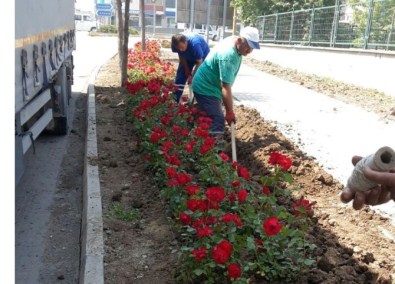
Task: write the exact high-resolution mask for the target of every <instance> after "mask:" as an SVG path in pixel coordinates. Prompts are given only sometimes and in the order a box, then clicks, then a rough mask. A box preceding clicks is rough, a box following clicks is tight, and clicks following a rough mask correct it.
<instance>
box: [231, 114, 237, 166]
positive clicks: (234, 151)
mask: <svg viewBox="0 0 395 284" xmlns="http://www.w3.org/2000/svg"><path fill="white" fill-rule="evenodd" d="M230 133H231V139H232V161H233V162H237V156H236V136H235V123H234V122H232V123H231V124H230Z"/></svg>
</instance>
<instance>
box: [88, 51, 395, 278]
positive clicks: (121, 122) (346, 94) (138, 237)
mask: <svg viewBox="0 0 395 284" xmlns="http://www.w3.org/2000/svg"><path fill="white" fill-rule="evenodd" d="M162 57H163V58H164V59H167V60H171V61H174V62H176V61H175V58H176V57H175V56H174V54H171V53H169V52H165V53H163V54H162ZM243 64H249V65H252V66H253V67H255V68H257V69H259V70H263V71H265V72H269V73H271V74H275V75H277V76H279V77H283V78H287V79H288V80H291V81H294V82H297V83H299V84H302V82H303V84H302V85H304V86H306V87H309V88H312V89H317V90H320V92H323V93H325V94H327V95H331V96H334V97H335V98H337V99H340V100H346V101H347V102H348V103H353V104H356V105H359V106H361V107H364V106H365V107H368V108H369V111H374V112H376V113H378V114H381V115H382V117H385V118H388V119H393V115H394V114H393V113H392V112H393V109H392V108H391V106H390V107H388V104H386V103H379V102H377V98H378V97H379V98H382V100H381V101H382V102H385V101H386V100H387V98H385V96H383V95H382V94H380V93H379V92H377V91H375V90H369V89H363V88H358V87H354V86H349V85H346V84H342V83H339V82H334V81H328V80H318V79H317V78H318V77H316V76H312V75H306V74H300V73H297V72H296V71H294V70H287V69H283V68H281V67H279V66H277V65H275V64H272V63H269V62H257V61H254V60H248V59H247V60H244V63H243ZM118 66H119V64H118V61H117V57H115V58H113V59H111V60H110V61H109V62H108V63H107V64H106V65H105V66H103V68H102V69H101V70H100V72H99V74H98V77H97V80H96V112H97V136H98V137H97V138H98V151H99V170H100V185H101V192H102V200H103V215H104V216H103V220H104V242H105V257H104V268H105V283H114V284H115V283H116V284H121V283H144V284H151V283H152V284H154V283H155V284H157V283H176V281H175V278H174V275H175V272H176V267H177V249H178V245H179V244H178V240H177V235H176V233H175V232H173V231H172V227H171V223H170V222H169V220H168V219H167V214H166V207H165V204H164V203H163V201H162V200H161V199H160V198H159V192H160V190H159V188H158V187H157V186H156V185H155V183H154V181H153V174H152V172H149V171H148V170H146V169H145V166H144V157H143V156H142V154H141V153H139V151H138V149H137V147H136V139H137V137H136V135H135V134H134V131H133V125H131V124H130V123H129V122H128V121H127V117H126V114H125V103H124V102H125V99H126V94H124V93H123V92H122V89H121V88H119V82H120V76H119V74H118ZM284 74H285V75H284ZM287 74H288V75H287ZM290 74H291V75H290ZM291 77H292V78H293V79H292V78H291ZM295 78H297V79H295ZM312 78H313V79H312ZM325 81H327V82H328V83H325ZM339 86H341V89H339ZM361 93H362V94H363V95H362V96H361ZM236 116H237V119H238V121H237V124H236V129H237V131H236V133H237V137H236V139H237V149H238V152H237V154H238V160H239V162H240V163H241V164H242V165H243V166H246V167H247V168H248V169H249V170H250V172H251V173H252V174H253V176H254V178H257V177H258V176H261V175H263V174H264V173H265V172H266V171H267V167H268V165H267V160H268V157H269V153H270V152H271V151H273V150H274V151H279V152H282V153H284V154H285V155H287V156H289V157H291V158H292V160H293V166H292V168H291V171H292V174H293V176H294V179H295V183H294V185H295V187H298V188H300V190H298V191H295V193H294V195H295V197H296V198H297V197H299V196H302V195H303V196H304V197H305V198H307V199H309V200H310V201H316V202H317V205H316V206H315V217H314V225H313V227H312V228H311V230H310V231H309V234H308V237H307V238H308V240H309V241H310V242H312V243H315V244H316V245H317V249H316V251H315V257H316V260H317V265H316V266H315V267H314V268H312V269H311V270H310V271H308V273H306V274H305V275H303V277H302V278H301V279H299V280H298V281H297V283H395V253H394V252H395V241H394V240H393V239H392V240H391V238H388V237H385V236H384V234H383V230H387V232H389V233H390V234H392V235H395V228H394V227H393V226H392V225H391V224H390V221H389V220H388V219H386V218H384V217H382V216H380V215H377V214H376V213H374V212H373V211H372V210H370V209H369V208H368V207H366V208H364V209H363V210H361V211H355V210H353V209H352V208H350V206H346V205H344V204H342V203H341V202H340V201H339V197H338V195H339V193H340V192H341V190H342V188H343V186H342V185H341V184H340V183H339V182H338V181H337V180H336V179H334V178H333V177H332V176H331V175H330V174H328V173H327V172H325V171H324V170H323V169H322V168H321V167H320V166H319V165H318V164H317V163H316V162H315V160H314V158H313V157H309V156H307V155H306V154H305V153H303V152H302V151H301V150H300V149H298V147H297V146H296V145H294V144H293V143H292V142H291V141H289V140H287V139H286V138H285V137H284V136H283V135H282V134H281V132H279V131H278V130H277V129H276V128H275V127H274V126H272V125H271V124H269V123H268V122H266V121H265V118H264V117H261V116H260V115H259V113H258V112H257V111H255V110H254V109H249V108H246V107H243V106H239V107H236ZM250 121H255V122H256V123H254V124H251V123H249V122H250ZM228 138H229V137H228ZM229 140H230V138H229ZM229 154H230V153H229Z"/></svg>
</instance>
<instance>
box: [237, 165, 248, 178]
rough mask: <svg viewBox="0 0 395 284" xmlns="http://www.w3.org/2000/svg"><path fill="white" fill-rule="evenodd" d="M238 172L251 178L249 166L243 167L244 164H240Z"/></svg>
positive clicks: (240, 175) (239, 174) (241, 175)
mask: <svg viewBox="0 0 395 284" xmlns="http://www.w3.org/2000/svg"><path fill="white" fill-rule="evenodd" d="M237 174H238V176H239V177H243V178H245V179H246V180H249V179H250V177H251V176H250V173H249V172H248V170H247V168H245V167H243V166H238V167H237Z"/></svg>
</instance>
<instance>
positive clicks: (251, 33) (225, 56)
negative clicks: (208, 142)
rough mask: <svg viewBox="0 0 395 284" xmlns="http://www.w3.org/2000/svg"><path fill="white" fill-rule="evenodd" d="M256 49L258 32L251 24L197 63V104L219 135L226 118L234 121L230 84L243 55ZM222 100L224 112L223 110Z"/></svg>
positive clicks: (193, 84) (257, 47)
mask: <svg viewBox="0 0 395 284" xmlns="http://www.w3.org/2000/svg"><path fill="white" fill-rule="evenodd" d="M253 49H259V33H258V30H257V29H256V28H254V27H245V28H244V29H242V30H241V31H240V35H239V36H231V37H228V38H226V39H224V40H223V41H222V42H220V43H219V44H218V45H217V46H216V47H215V48H214V49H213V50H212V51H211V52H210V53H209V54H208V55H207V57H206V60H205V61H204V62H203V63H202V64H201V65H200V67H199V69H198V70H197V72H196V74H195V76H194V78H193V81H192V89H193V93H194V96H195V99H196V101H197V103H198V107H199V109H200V110H201V111H204V112H205V113H206V114H207V115H208V116H209V117H210V118H211V119H212V124H211V126H210V132H211V134H212V135H214V136H217V137H218V136H219V137H222V136H223V134H224V128H225V120H226V122H228V124H229V125H230V124H231V123H232V122H236V118H235V114H234V112H233V98H232V85H233V83H234V81H235V79H236V76H237V73H238V72H239V69H240V65H241V61H242V56H246V55H248V54H249V53H251V52H252V50H253ZM222 102H223V104H224V106H225V111H226V115H225V116H224V113H223V111H222Z"/></svg>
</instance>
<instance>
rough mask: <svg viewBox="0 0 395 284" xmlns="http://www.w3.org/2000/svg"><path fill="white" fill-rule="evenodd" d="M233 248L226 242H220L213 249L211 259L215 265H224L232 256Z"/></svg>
mask: <svg viewBox="0 0 395 284" xmlns="http://www.w3.org/2000/svg"><path fill="white" fill-rule="evenodd" d="M232 249H233V246H232V244H231V243H230V242H228V241H225V240H224V241H221V242H220V243H219V244H218V245H216V246H215V247H213V251H212V253H211V257H212V258H213V259H214V261H215V262H216V263H217V264H224V263H225V262H227V261H228V259H229V258H230V256H231V255H232Z"/></svg>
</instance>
